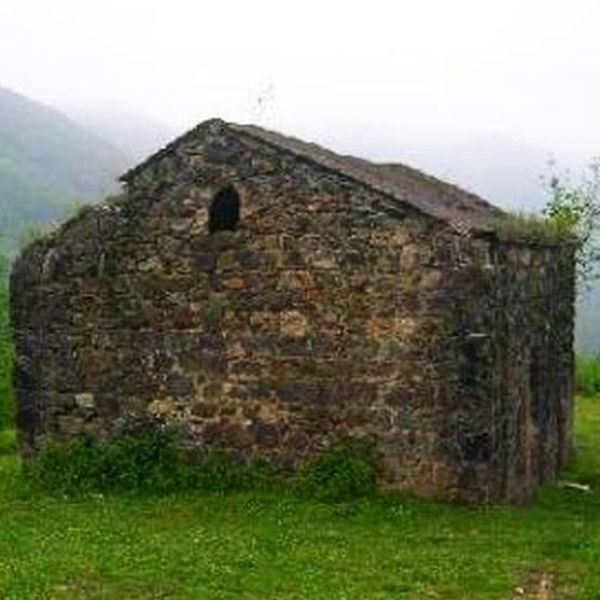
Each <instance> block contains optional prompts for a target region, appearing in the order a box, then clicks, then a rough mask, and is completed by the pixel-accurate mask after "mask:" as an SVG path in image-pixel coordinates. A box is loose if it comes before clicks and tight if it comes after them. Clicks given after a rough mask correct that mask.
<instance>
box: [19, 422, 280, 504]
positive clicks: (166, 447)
mask: <svg viewBox="0 0 600 600" xmlns="http://www.w3.org/2000/svg"><path fill="white" fill-rule="evenodd" d="M27 469H28V474H29V477H30V479H31V480H32V482H33V483H34V485H35V486H36V487H38V488H40V489H42V490H45V491H50V492H54V493H59V494H65V495H71V496H72V495H80V494H86V493H90V492H105V491H121V492H134V493H142V494H166V493H173V492H178V491H186V490H192V489H197V490H204V491H209V492H229V491H238V490H255V489H261V490H264V489H267V488H271V487H273V486H275V485H277V483H279V481H280V472H279V470H278V469H277V468H276V466H275V465H273V464H272V463H270V462H268V461H266V460H264V459H251V460H243V459H241V458H238V457H235V456H233V455H232V454H230V453H227V452H225V451H224V450H222V449H220V448H218V447H214V448H209V449H208V450H207V451H205V452H204V453H203V454H202V455H201V456H194V455H193V454H192V453H190V452H186V451H185V450H183V448H182V446H181V443H180V442H179V440H178V439H177V437H176V436H175V435H173V434H172V433H171V432H169V431H166V430H162V429H156V430H154V431H152V432H151V433H144V434H130V435H126V436H123V437H121V438H118V439H115V440H111V441H108V442H103V443H100V442H94V441H93V440H91V439H87V438H78V439H76V440H74V441H71V442H63V443H51V444H48V445H47V446H46V447H44V448H43V449H42V450H41V451H40V452H39V454H38V455H37V456H36V457H35V458H34V459H33V460H32V461H31V463H30V464H29V465H28V467H27Z"/></svg>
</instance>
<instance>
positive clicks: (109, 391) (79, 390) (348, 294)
mask: <svg viewBox="0 0 600 600" xmlns="http://www.w3.org/2000/svg"><path fill="white" fill-rule="evenodd" d="M230 184H233V185H234V186H235V188H236V189H237V191H238V192H239V194H240V197H241V219H240V222H239V225H238V227H237V229H236V230H235V231H220V232H216V233H213V234H209V233H208V228H207V218H208V209H209V205H210V202H211V201H212V199H213V197H214V196H215V194H216V193H217V192H218V191H219V190H220V189H222V188H223V186H225V185H230ZM559 255H560V256H561V257H562V256H563V255H564V251H563V250H561V249H560V248H554V249H553V248H551V247H548V248H539V249H534V248H529V247H527V246H522V245H519V244H516V243H508V242H500V241H498V240H496V239H492V238H490V239H479V238H475V237H470V236H465V235H459V234H458V233H456V232H454V231H451V230H450V229H449V228H448V227H447V226H446V225H444V224H442V223H440V222H438V221H435V220H433V219H431V218H430V217H426V216H423V215H421V214H419V213H417V212H416V211H414V210H413V209H411V208H410V207H408V206H401V205H399V204H398V203H390V202H389V201H388V199H387V198H386V197H385V196H384V195H383V194H380V193H378V192H376V191H374V190H370V189H368V188H366V187H364V186H360V185H357V184H355V183H354V182H352V181H349V180H348V179H347V178H344V177H341V176H338V175H336V174H334V173H332V172H329V171H327V170H325V169H320V168H318V167H317V166H316V165H314V164H311V163H309V162H307V161H302V160H300V159H295V158H294V157H293V156H291V155H286V154H285V153H281V152H278V151H276V150H275V149H273V148H270V147H268V146H267V145H264V144H259V143H257V142H252V141H251V140H249V139H241V138H238V137H237V136H232V135H229V134H225V133H223V132H221V131H218V130H214V131H212V130H208V131H205V132H202V134H201V135H200V134H199V135H198V136H197V137H196V138H194V139H190V140H189V141H187V142H186V143H184V144H181V145H180V146H179V147H177V149H176V151H173V152H171V153H166V154H165V155H164V156H163V157H162V159H161V160H158V161H156V162H154V163H151V164H149V165H148V167H147V168H145V169H142V170H141V171H140V172H139V174H137V175H136V176H135V177H134V179H133V181H131V182H130V183H129V186H128V190H127V193H126V195H125V196H124V197H123V198H121V199H120V200H118V201H115V202H113V203H110V204H107V205H105V206H102V207H99V208H96V209H88V210H86V211H85V212H84V214H82V215H80V216H79V217H78V218H76V219H74V220H72V221H71V222H69V223H67V224H66V225H65V226H64V227H63V228H62V229H61V230H60V231H59V232H58V233H57V234H55V235H53V236H52V237H51V238H49V239H47V240H42V241H39V242H37V243H35V244H33V245H32V246H31V247H29V248H28V249H27V250H26V251H25V252H24V254H23V255H22V256H21V257H20V259H19V260H18V262H17V264H16V266H15V269H14V272H13V276H12V282H11V285H12V318H13V323H14V326H15V340H16V348H17V360H16V366H17V368H16V385H17V390H18V391H17V393H18V398H19V415H18V420H19V428H20V430H21V438H22V446H23V449H24V451H25V452H26V453H32V452H34V451H35V450H36V449H37V448H39V447H40V446H41V445H42V444H43V443H44V441H45V440H47V439H49V438H58V439H65V438H69V437H72V436H74V435H77V434H79V433H82V432H83V433H87V434H90V435H93V436H97V437H100V438H106V437H110V436H113V435H118V434H119V433H121V432H123V431H126V430H128V429H129V428H131V427H132V426H135V424H136V423H140V422H145V421H147V420H149V419H150V420H153V421H160V422H169V423H175V424H179V425H180V426H181V430H182V433H183V435H185V437H186V438H187V439H188V441H190V442H191V443H193V444H196V445H199V446H203V445H205V444H207V443H212V442H214V441H218V442H219V443H224V444H225V445H226V446H227V447H229V448H230V449H232V450H234V451H237V452H240V453H242V454H250V453H255V452H258V453H261V454H265V455H268V456H271V457H273V458H276V459H277V460H281V461H282V462H284V463H285V464H288V465H290V466H293V465H295V464H297V463H298V462H299V461H301V460H303V459H304V458H305V457H307V456H310V455H311V454H313V453H315V452H317V451H318V450H319V449H320V448H322V447H324V446H326V445H327V444H329V443H330V442H331V441H332V440H333V439H335V438H336V437H339V436H342V435H346V434H361V435H369V436H373V437H374V438H375V439H376V440H377V443H378V445H379V448H380V450H381V452H382V464H383V472H382V478H383V479H384V480H385V481H386V482H387V483H389V484H390V485H393V486H396V487H400V488H406V489H411V490H414V491H417V492H419V493H422V494H427V495H441V496H444V497H452V498H462V499H467V500H520V499H522V498H524V497H526V496H528V495H529V492H530V491H531V489H532V487H533V484H534V483H535V482H537V481H538V480H542V479H546V478H548V477H551V476H553V475H554V473H555V470H556V467H557V465H559V464H561V463H562V462H563V461H564V458H565V457H566V455H567V454H568V452H567V449H568V445H569V441H568V434H569V431H570V414H571V404H570V402H571V400H570V399H571V389H570V385H571V368H572V354H571V345H570V343H571V325H572V277H571V270H572V265H571V262H570V261H569V260H567V259H565V260H562V261H561V260H558V257H559ZM549 291H552V294H548V293H547V292H549ZM548 365H552V368H551V369H548ZM538 367H539V369H538ZM546 370H550V371H551V373H550V376H546V372H545V371H546ZM540 373H543V374H544V376H543V377H540V375H539V374H540Z"/></svg>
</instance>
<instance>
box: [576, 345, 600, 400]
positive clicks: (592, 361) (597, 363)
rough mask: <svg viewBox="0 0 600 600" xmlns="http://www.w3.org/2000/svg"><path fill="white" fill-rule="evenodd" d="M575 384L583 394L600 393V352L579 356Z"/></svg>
mask: <svg viewBox="0 0 600 600" xmlns="http://www.w3.org/2000/svg"><path fill="white" fill-rule="evenodd" d="M575 385H576V387H577V392H578V393H579V394H581V395H583V396H595V395H596V394H600V354H598V355H596V356H595V357H591V356H584V355H580V356H578V357H577V362H576V367H575Z"/></svg>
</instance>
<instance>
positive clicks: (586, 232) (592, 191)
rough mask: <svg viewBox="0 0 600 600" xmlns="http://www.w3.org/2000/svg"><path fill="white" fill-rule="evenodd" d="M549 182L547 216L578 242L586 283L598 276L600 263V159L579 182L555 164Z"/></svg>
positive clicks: (579, 267)
mask: <svg viewBox="0 0 600 600" xmlns="http://www.w3.org/2000/svg"><path fill="white" fill-rule="evenodd" d="M551 168H552V169H553V172H552V174H551V176H550V178H549V179H548V180H546V181H545V183H546V189H547V192H548V194H549V196H550V198H549V200H548V202H547V203H546V206H545V208H544V216H545V218H546V220H547V222H548V223H549V224H551V225H552V226H553V227H554V228H555V229H556V230H557V231H560V232H564V233H566V234H570V235H572V236H573V239H574V240H575V241H576V255H575V259H576V265H577V276H578V280H579V282H580V283H583V284H586V283H587V282H589V281H590V280H591V279H593V278H596V277H597V276H598V274H599V273H598V269H597V266H598V263H599V262H600V241H599V233H600V159H595V160H593V161H592V163H591V164H590V165H589V167H588V170H587V171H586V173H585V174H584V176H583V177H582V178H581V180H580V181H578V182H573V181H572V179H571V177H570V175H569V173H565V174H562V175H558V174H557V173H556V170H555V165H554V164H553V163H551Z"/></svg>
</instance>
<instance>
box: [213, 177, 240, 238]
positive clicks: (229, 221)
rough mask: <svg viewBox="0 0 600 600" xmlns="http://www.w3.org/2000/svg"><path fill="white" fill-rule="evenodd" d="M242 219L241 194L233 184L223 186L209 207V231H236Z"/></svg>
mask: <svg viewBox="0 0 600 600" xmlns="http://www.w3.org/2000/svg"><path fill="white" fill-rule="evenodd" d="M239 220H240V195H239V194H238V192H237V190H236V189H235V187H234V186H233V185H231V184H229V185H226V186H225V187H222V188H221V189H220V190H219V191H218V192H217V193H216V194H215V195H214V196H213V199H212V201H211V203H210V207H209V209H208V232H209V233H216V232H217V231H234V230H235V229H236V227H237V224H238V222H239Z"/></svg>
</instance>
